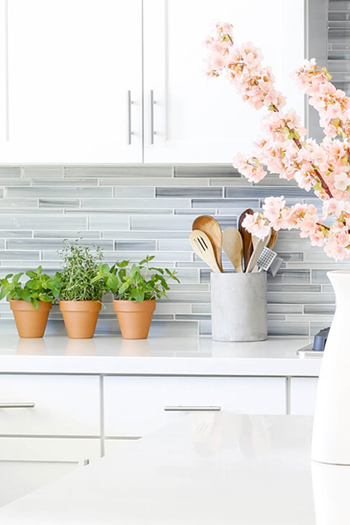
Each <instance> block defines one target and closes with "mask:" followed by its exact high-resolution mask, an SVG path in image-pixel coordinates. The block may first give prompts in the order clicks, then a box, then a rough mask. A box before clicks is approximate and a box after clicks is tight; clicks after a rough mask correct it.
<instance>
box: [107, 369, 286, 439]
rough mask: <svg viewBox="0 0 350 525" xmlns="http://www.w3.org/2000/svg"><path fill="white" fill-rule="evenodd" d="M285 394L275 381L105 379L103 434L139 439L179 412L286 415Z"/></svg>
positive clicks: (281, 382)
mask: <svg viewBox="0 0 350 525" xmlns="http://www.w3.org/2000/svg"><path fill="white" fill-rule="evenodd" d="M285 390H286V389H285V379H284V378H280V377H276V378H262V377H149V376H148V377H132V376H129V377H120V376H118V377H112V376H110V377H106V378H105V379H104V401H105V405H104V406H105V413H104V418H105V434H106V436H120V437H127V436H143V435H145V434H146V433H148V432H152V431H154V430H155V429H157V428H159V427H160V426H163V425H165V424H167V423H170V422H171V421H173V420H174V419H175V418H176V417H179V415H180V414H183V412H184V411H182V410H181V407H189V409H190V410H191V409H196V408H197V409H203V408H205V407H211V408H210V409H212V410H215V409H217V408H221V409H222V410H232V411H235V412H239V413H250V414H285V408H286V394H285ZM167 409H168V410H167ZM174 409H175V411H173V410H174Z"/></svg>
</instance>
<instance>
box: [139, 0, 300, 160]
mask: <svg viewBox="0 0 350 525" xmlns="http://www.w3.org/2000/svg"><path fill="white" fill-rule="evenodd" d="M217 21H228V22H231V23H232V24H233V26H234V37H235V40H236V41H237V43H238V44H239V43H243V42H247V41H252V42H253V43H254V44H255V45H256V46H257V47H260V48H262V50H263V54H264V57H265V63H266V65H271V66H272V67H273V70H274V73H275V77H276V82H277V86H278V88H279V89H280V90H281V91H282V92H283V93H284V94H285V95H286V96H287V99H288V105H289V107H294V109H295V110H297V111H298V112H299V113H301V114H303V111H304V109H303V95H302V93H301V92H300V91H299V90H298V89H297V88H296V87H295V86H294V85H293V82H292V81H291V80H290V76H289V74H290V72H291V71H292V70H293V69H294V68H295V67H297V66H298V65H300V64H301V63H302V61H303V58H304V0H290V1H289V2H285V1H281V0H264V1H263V2H262V1H261V0H144V89H145V91H144V96H145V162H180V163H181V162H184V163H187V162H189V163H192V162H193V163H196V162H210V163H211V162H213V163H216V162H218V163H230V162H231V161H232V157H233V155H234V153H235V152H237V151H249V148H250V144H251V143H252V141H253V140H255V138H256V136H257V134H258V126H259V124H258V121H259V115H258V112H256V111H255V110H253V109H251V108H250V107H248V105H247V104H244V103H243V102H242V100H241V98H240V96H239V95H238V94H237V93H236V92H235V89H234V88H233V87H232V86H231V85H230V84H229V83H228V82H227V80H226V79H225V78H220V79H207V78H206V77H205V74H204V71H203V58H204V56H205V48H204V46H203V41H204V39H205V36H206V33H207V31H208V28H209V26H210V25H211V24H212V23H213V22H217ZM152 102H153V103H152Z"/></svg>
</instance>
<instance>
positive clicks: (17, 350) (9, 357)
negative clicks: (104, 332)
mask: <svg viewBox="0 0 350 525" xmlns="http://www.w3.org/2000/svg"><path fill="white" fill-rule="evenodd" d="M309 342H311V340H309V339H289V338H270V339H267V340H266V341H261V342H256V343H221V342H216V341H213V340H212V339H211V338H210V337H150V338H148V339H145V340H139V341H130V340H129V341H128V340H123V339H122V338H121V337H115V336H113V337H112V336H96V337H94V338H93V339H80V340H79V339H69V338H68V337H64V336H48V337H45V338H43V339H20V338H18V336H17V335H2V337H1V341H0V373H38V374H40V373H56V374H117V375H118V374H123V375H124V374H125V375H130V374H131V375H134V374H135V375H138V374H145V375H149V374H151V375H218V376H221V375H222V376H225V375H226V376H227V375H229V376H230V375H250V376H251V375H253V376H254V375H255V376H304V377H317V376H318V375H319V370H320V365H321V361H322V359H315V358H304V359H301V358H300V357H298V356H297V353H296V352H297V350H298V349H300V348H302V347H304V346H305V345H307V344H308V343H309Z"/></svg>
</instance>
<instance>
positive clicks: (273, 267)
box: [268, 257, 284, 277]
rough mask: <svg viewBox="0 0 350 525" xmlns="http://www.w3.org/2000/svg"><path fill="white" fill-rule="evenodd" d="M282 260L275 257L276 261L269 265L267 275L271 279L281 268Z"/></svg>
mask: <svg viewBox="0 0 350 525" xmlns="http://www.w3.org/2000/svg"><path fill="white" fill-rule="evenodd" d="M283 262H284V260H283V259H282V258H281V257H276V259H275V260H274V261H273V263H272V264H271V266H270V268H269V269H268V273H269V274H270V275H272V277H275V275H277V272H278V270H279V269H280V268H281V266H282V264H283Z"/></svg>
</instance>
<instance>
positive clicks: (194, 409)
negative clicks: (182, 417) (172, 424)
mask: <svg viewBox="0 0 350 525" xmlns="http://www.w3.org/2000/svg"><path fill="white" fill-rule="evenodd" d="M164 410H165V412H220V410H221V407H219V406H207V407H205V406H199V407H195V406H181V405H180V406H169V407H164Z"/></svg>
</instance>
